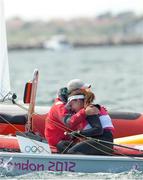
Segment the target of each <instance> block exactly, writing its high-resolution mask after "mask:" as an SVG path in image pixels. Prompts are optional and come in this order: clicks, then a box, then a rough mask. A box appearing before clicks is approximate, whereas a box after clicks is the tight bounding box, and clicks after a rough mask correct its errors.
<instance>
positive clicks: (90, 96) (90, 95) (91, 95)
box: [69, 89, 95, 107]
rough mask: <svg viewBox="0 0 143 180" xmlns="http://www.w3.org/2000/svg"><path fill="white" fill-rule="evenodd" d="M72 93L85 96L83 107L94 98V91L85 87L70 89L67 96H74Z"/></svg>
mask: <svg viewBox="0 0 143 180" xmlns="http://www.w3.org/2000/svg"><path fill="white" fill-rule="evenodd" d="M74 95H84V96H85V98H84V107H87V106H88V105H90V104H91V103H92V102H93V100H94V99H95V95H94V93H93V92H92V91H89V90H86V89H78V90H75V91H72V92H71V93H70V94H69V97H70V96H74Z"/></svg>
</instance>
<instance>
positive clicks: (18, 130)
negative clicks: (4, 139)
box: [0, 115, 49, 153]
mask: <svg viewBox="0 0 143 180" xmlns="http://www.w3.org/2000/svg"><path fill="white" fill-rule="evenodd" d="M0 118H2V119H3V120H4V121H5V122H6V123H8V124H9V125H10V126H12V127H13V128H14V129H15V130H17V131H18V132H20V133H21V134H22V135H23V136H24V137H26V138H28V136H27V135H26V134H25V133H24V132H22V131H20V130H19V129H18V128H17V127H15V126H14V125H13V124H11V123H10V122H8V121H7V120H6V119H5V118H4V117H2V116H1V115H0ZM3 136H5V135H3ZM29 140H31V142H33V143H34V144H35V145H37V146H38V147H39V144H38V143H36V142H35V141H34V140H33V139H31V138H29ZM43 149H44V150H45V151H46V152H47V153H49V151H47V150H46V149H45V148H44V147H43Z"/></svg>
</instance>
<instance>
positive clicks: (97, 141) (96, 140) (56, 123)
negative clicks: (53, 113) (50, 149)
mask: <svg viewBox="0 0 143 180" xmlns="http://www.w3.org/2000/svg"><path fill="white" fill-rule="evenodd" d="M48 120H49V119H48ZM49 121H51V122H52V123H54V125H55V126H57V127H59V128H61V129H63V130H65V129H67V130H68V131H70V132H72V130H71V129H70V128H68V127H66V128H65V127H64V125H63V128H62V127H61V126H62V125H61V124H60V126H58V124H59V123H58V122H55V121H52V120H49ZM79 135H80V136H81V137H82V138H84V139H88V140H92V141H95V142H96V143H97V144H99V145H101V146H103V147H105V148H107V149H109V150H112V151H113V149H112V148H110V147H108V146H106V145H104V144H102V143H100V142H104V143H106V144H111V145H115V146H119V147H123V148H126V149H132V150H136V151H139V152H143V150H140V149H135V148H130V147H128V146H123V145H119V144H114V143H111V142H109V141H104V140H99V139H96V138H91V137H86V136H84V135H82V134H80V133H79ZM74 136H75V137H76V138H77V139H79V140H81V138H80V137H78V136H76V135H74ZM85 143H86V144H88V145H89V146H91V147H93V148H95V149H96V150H99V151H101V152H103V153H105V154H107V155H110V156H115V154H112V153H109V152H106V151H104V150H102V149H99V148H97V147H95V146H94V145H92V144H90V143H88V142H86V141H85ZM114 151H115V152H117V153H118V154H120V155H122V156H125V157H128V158H131V159H138V158H137V157H131V156H128V155H126V154H123V153H121V152H119V151H118V150H116V149H115V150H114ZM138 160H140V159H138Z"/></svg>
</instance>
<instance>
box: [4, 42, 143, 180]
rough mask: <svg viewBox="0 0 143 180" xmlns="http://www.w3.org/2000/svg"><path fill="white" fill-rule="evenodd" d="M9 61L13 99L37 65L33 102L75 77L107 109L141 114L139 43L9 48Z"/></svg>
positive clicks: (142, 50)
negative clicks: (64, 48) (54, 48)
mask: <svg viewBox="0 0 143 180" xmlns="http://www.w3.org/2000/svg"><path fill="white" fill-rule="evenodd" d="M9 65H10V79H11V87H12V91H13V92H15V93H16V94H17V96H18V99H19V100H20V99H22V97H23V92H24V85H25V82H26V81H28V80H30V79H31V78H32V73H33V70H34V69H35V68H37V69H39V72H40V76H39V84H38V92H37V100H36V103H37V105H45V106H47V105H51V104H52V102H53V99H54V98H55V97H56V93H57V90H58V89H59V88H61V87H64V86H66V84H67V82H68V81H69V80H71V79H73V78H80V79H82V80H83V81H85V82H86V83H91V85H92V90H93V91H94V93H95V96H96V101H95V102H96V103H99V104H104V105H105V106H106V107H107V109H108V110H114V111H131V112H143V45H138V46H113V47H112V46H111V47H96V48H83V49H82V48H79V49H70V50H67V51H48V50H24V51H10V52H9ZM2 178H7V177H2ZM13 179H143V172H139V171H130V172H124V173H119V174H113V173H104V172H102V173H101V172H100V173H95V174H87V173H65V172H63V173H54V172H53V173H51V172H50V173H49V172H38V173H32V174H28V175H23V176H18V177H13Z"/></svg>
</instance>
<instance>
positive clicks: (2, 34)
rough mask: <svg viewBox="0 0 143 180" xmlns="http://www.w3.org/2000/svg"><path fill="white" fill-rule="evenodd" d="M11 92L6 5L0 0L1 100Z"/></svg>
mask: <svg viewBox="0 0 143 180" xmlns="http://www.w3.org/2000/svg"><path fill="white" fill-rule="evenodd" d="M9 92H10V79H9V65H8V53H7V39H6V25H5V18H4V5H3V1H2V0H0V101H2V100H3V98H4V97H5V96H6V95H7V94H8V93H9Z"/></svg>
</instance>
